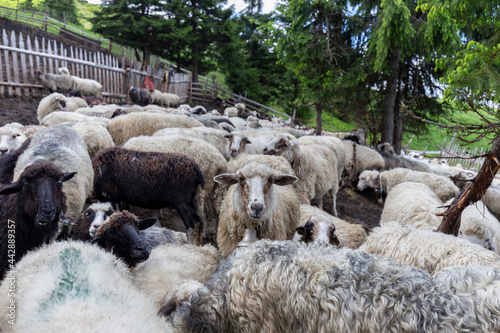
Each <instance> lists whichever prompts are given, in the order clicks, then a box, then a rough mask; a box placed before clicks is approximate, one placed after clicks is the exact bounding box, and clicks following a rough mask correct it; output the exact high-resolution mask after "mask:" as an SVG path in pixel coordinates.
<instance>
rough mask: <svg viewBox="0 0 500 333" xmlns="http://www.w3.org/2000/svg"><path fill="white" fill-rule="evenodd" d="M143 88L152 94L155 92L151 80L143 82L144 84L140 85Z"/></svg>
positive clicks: (148, 78) (147, 79)
mask: <svg viewBox="0 0 500 333" xmlns="http://www.w3.org/2000/svg"><path fill="white" fill-rule="evenodd" d="M142 87H143V88H145V89H148V90H149V91H150V92H153V91H154V90H155V85H154V83H153V80H151V78H150V77H147V78H146V79H145V80H144V84H143V85H142Z"/></svg>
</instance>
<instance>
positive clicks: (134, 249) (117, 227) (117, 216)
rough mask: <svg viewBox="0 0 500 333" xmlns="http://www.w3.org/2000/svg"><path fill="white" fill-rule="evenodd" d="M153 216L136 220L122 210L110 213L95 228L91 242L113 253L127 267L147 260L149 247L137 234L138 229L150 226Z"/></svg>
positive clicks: (152, 222) (153, 221)
mask: <svg viewBox="0 0 500 333" xmlns="http://www.w3.org/2000/svg"><path fill="white" fill-rule="evenodd" d="M155 222H156V219H154V218H147V219H143V220H138V219H137V216H135V215H134V214H132V213H130V212H128V211H126V210H124V211H121V212H118V213H113V214H111V215H110V216H109V217H108V218H107V219H106V221H104V222H103V223H102V224H101V225H100V226H99V227H98V228H97V230H96V232H95V236H94V238H93V239H92V243H96V244H98V245H99V246H100V247H102V248H103V249H106V250H107V251H110V252H112V253H114V254H115V255H116V256H117V257H118V258H120V259H122V260H123V261H124V262H125V263H126V264H127V265H128V266H129V267H135V266H136V265H137V264H138V263H141V262H144V261H146V260H148V258H149V253H150V252H151V249H150V248H149V246H148V245H147V244H146V242H145V241H144V240H143V239H142V237H141V236H140V235H139V230H144V229H147V228H149V227H151V226H152V225H153V224H154V223H155Z"/></svg>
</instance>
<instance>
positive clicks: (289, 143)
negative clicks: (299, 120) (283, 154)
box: [285, 140, 295, 149]
mask: <svg viewBox="0 0 500 333" xmlns="http://www.w3.org/2000/svg"><path fill="white" fill-rule="evenodd" d="M285 144H286V146H287V147H288V148H290V149H292V147H293V146H295V142H293V141H290V140H285Z"/></svg>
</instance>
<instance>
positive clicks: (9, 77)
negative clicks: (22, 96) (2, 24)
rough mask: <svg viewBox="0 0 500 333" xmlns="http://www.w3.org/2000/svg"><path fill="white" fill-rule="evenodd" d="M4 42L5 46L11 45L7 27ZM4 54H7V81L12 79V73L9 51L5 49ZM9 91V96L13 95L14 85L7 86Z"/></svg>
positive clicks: (4, 32)
mask: <svg viewBox="0 0 500 333" xmlns="http://www.w3.org/2000/svg"><path fill="white" fill-rule="evenodd" d="M2 37H3V44H4V45H5V46H9V38H8V37H7V32H6V31H5V29H4V30H3V36H2ZM4 56H5V73H6V74H7V75H6V79H7V82H11V81H12V79H11V75H10V74H11V73H10V58H9V51H7V50H4ZM7 93H8V95H9V96H12V95H13V93H14V90H13V89H12V87H7Z"/></svg>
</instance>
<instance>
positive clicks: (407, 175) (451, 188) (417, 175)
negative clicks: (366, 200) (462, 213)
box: [358, 168, 459, 201]
mask: <svg viewBox="0 0 500 333" xmlns="http://www.w3.org/2000/svg"><path fill="white" fill-rule="evenodd" d="M403 182H415V183H422V184H425V185H427V186H429V188H430V189H431V190H432V191H433V192H434V193H436V195H437V196H438V198H439V199H440V200H441V201H446V200H449V199H450V198H453V197H455V196H456V195H458V193H459V189H458V187H457V186H456V185H455V184H454V183H453V182H452V181H451V180H450V179H449V178H447V177H444V176H440V175H436V174H433V173H427V172H421V171H414V170H410V169H406V168H396V169H392V170H387V171H383V172H379V171H376V170H365V171H363V172H362V173H361V174H360V175H359V182H358V190H360V191H363V190H364V189H365V188H367V187H371V188H373V189H378V188H381V189H382V191H383V192H384V193H388V192H390V191H391V189H392V188H393V187H394V186H396V185H397V184H400V183H403Z"/></svg>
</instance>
